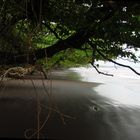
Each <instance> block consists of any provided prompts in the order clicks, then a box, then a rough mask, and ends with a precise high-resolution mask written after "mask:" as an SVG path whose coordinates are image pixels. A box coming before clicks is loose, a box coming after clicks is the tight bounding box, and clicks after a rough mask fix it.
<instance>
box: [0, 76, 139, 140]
mask: <svg viewBox="0 0 140 140" xmlns="http://www.w3.org/2000/svg"><path fill="white" fill-rule="evenodd" d="M58 77H59V76H58ZM58 77H57V78H56V79H55V78H53V79H51V78H50V79H49V80H45V79H39V78H36V79H33V78H32V79H22V80H10V81H5V82H3V86H2V87H1V89H0V137H1V138H27V139H30V138H35V139H37V138H40V139H48V140H49V139H50V140H57V139H58V140H94V139H95V140H139V138H140V134H139V132H140V119H139V118H140V109H139V107H138V106H137V107H132V106H130V105H125V104H121V103H120V104H119V103H118V102H117V103H116V102H115V101H114V100H113V99H111V98H108V97H106V96H103V95H102V94H101V95H100V94H99V93H98V91H101V89H104V88H102V87H104V86H105V83H102V82H86V81H79V80H77V81H75V80H71V79H70V80H69V79H67V80H66V79H65V78H64V77H65V76H64V77H63V78H62V79H59V78H58ZM60 77H62V76H60ZM107 86H108V85H107ZM107 86H105V88H106V89H108V88H111V87H109V86H108V87H107ZM118 90H119V89H118ZM112 91H113V90H112ZM101 92H103V91H101Z"/></svg>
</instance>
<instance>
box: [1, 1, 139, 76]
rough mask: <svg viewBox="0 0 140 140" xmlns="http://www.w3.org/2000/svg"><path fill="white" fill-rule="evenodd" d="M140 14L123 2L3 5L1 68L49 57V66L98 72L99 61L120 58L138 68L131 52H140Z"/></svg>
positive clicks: (133, 3)
mask: <svg viewBox="0 0 140 140" xmlns="http://www.w3.org/2000/svg"><path fill="white" fill-rule="evenodd" d="M139 9H140V3H139V2H138V1H125V0H121V1H110V0H59V1H57V0H20V1H19V0H10V1H9V0H1V1H0V60H1V61H0V64H1V65H21V64H25V63H29V64H35V63H36V61H37V60H39V61H42V59H43V58H46V57H47V64H46V65H47V66H49V65H52V61H53V63H55V64H57V65H59V66H61V65H63V66H65V64H67V65H68V66H71V65H73V63H74V64H75V63H78V64H86V63H91V64H92V65H93V66H94V67H96V66H95V65H94V62H95V60H104V61H111V62H113V63H116V62H115V61H113V59H115V58H117V57H121V58H129V59H131V60H133V61H134V62H137V61H138V59H137V57H136V56H135V54H134V53H133V52H132V51H131V49H134V50H136V51H137V50H138V49H139V47H140V10H139ZM123 44H126V45H127V46H126V48H124V47H122V46H123ZM50 58H53V60H52V59H50ZM48 60H49V61H48ZM44 62H45V63H46V61H44ZM44 62H43V63H44ZM119 65H121V64H119ZM122 66H125V67H128V68H130V69H131V70H133V71H134V72H136V71H135V70H134V69H133V68H131V67H129V66H126V65H122ZM96 68H97V67H96ZM136 73H137V74H138V75H140V74H139V73H138V72H136Z"/></svg>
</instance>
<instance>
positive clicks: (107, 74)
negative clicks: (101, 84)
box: [91, 63, 114, 76]
mask: <svg viewBox="0 0 140 140" xmlns="http://www.w3.org/2000/svg"><path fill="white" fill-rule="evenodd" d="M91 65H92V66H93V67H94V68H95V70H96V71H97V72H98V73H99V74H103V75H106V76H114V75H113V74H109V73H104V72H101V71H99V69H98V68H97V67H96V66H95V65H94V63H91Z"/></svg>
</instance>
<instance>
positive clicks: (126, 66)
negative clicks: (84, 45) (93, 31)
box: [88, 41, 140, 75]
mask: <svg viewBox="0 0 140 140" xmlns="http://www.w3.org/2000/svg"><path fill="white" fill-rule="evenodd" d="M88 43H89V44H90V45H91V46H92V47H94V44H93V43H92V42H91V41H88ZM96 51H97V53H98V54H99V55H100V56H102V58H104V59H105V60H107V61H109V62H112V63H114V64H116V65H118V66H121V67H125V68H128V69H130V70H132V71H133V72H134V73H136V74H137V75H140V73H139V72H137V71H136V70H135V69H133V68H132V67H131V66H128V65H124V64H121V63H118V62H116V61H114V60H112V59H110V58H107V57H106V56H105V55H104V54H103V53H101V52H100V51H99V50H98V49H97V48H96Z"/></svg>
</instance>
